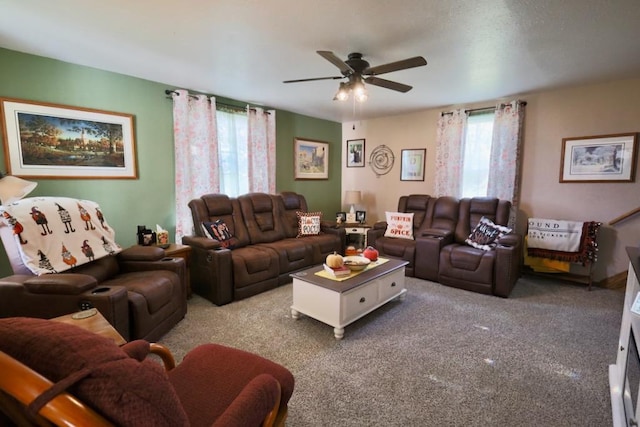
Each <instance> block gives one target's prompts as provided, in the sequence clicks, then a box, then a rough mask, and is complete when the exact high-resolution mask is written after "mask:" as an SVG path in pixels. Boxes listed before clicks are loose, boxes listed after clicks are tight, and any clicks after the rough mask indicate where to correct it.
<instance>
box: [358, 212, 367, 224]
mask: <svg viewBox="0 0 640 427" xmlns="http://www.w3.org/2000/svg"><path fill="white" fill-rule="evenodd" d="M366 220H367V212H366V211H356V222H359V223H360V224H364V223H365V221H366Z"/></svg>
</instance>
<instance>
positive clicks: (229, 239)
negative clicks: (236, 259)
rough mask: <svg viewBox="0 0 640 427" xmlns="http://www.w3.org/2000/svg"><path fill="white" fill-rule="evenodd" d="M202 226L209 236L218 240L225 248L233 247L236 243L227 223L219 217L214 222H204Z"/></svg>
mask: <svg viewBox="0 0 640 427" xmlns="http://www.w3.org/2000/svg"><path fill="white" fill-rule="evenodd" d="M202 228H203V229H204V233H205V235H206V236H207V237H209V238H210V239H213V240H217V241H218V242H220V243H221V244H222V247H223V248H229V249H231V248H233V246H234V245H235V243H234V240H235V239H234V237H233V235H232V234H231V231H230V230H229V227H228V226H227V224H226V223H225V222H224V221H223V220H221V219H219V220H216V221H213V222H203V223H202Z"/></svg>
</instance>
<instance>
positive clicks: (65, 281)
mask: <svg viewBox="0 0 640 427" xmlns="http://www.w3.org/2000/svg"><path fill="white" fill-rule="evenodd" d="M23 284H24V287H25V289H27V290H28V291H29V292H31V293H33V294H58V295H79V294H81V293H83V292H86V291H88V290H90V289H93V288H95V287H96V286H98V282H97V281H96V279H95V278H94V277H92V276H89V275H87V274H64V273H59V274H44V275H42V276H35V277H31V278H29V279H27V280H25V281H24V283H23Z"/></svg>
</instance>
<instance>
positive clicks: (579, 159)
mask: <svg viewBox="0 0 640 427" xmlns="http://www.w3.org/2000/svg"><path fill="white" fill-rule="evenodd" d="M637 158H638V134H637V133H621V134H613V135H597V136H582V137H576V138H564V139H563V140H562V156H561V159H560V182H633V181H634V180H635V172H636V160H637Z"/></svg>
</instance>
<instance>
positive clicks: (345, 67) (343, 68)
mask: <svg viewBox="0 0 640 427" xmlns="http://www.w3.org/2000/svg"><path fill="white" fill-rule="evenodd" d="M316 52H317V53H318V55H320V56H322V57H323V58H324V59H326V60H327V61H329V62H331V63H332V64H333V65H335V66H336V67H338V68H339V69H340V72H341V73H342V74H343V75H345V76H346V75H348V74H352V73H354V70H353V68H351V66H350V65H349V64H347V63H346V62H344V61H343V60H342V59H340V58H338V57H337V56H335V55H334V54H333V52H329V51H328V50H317V51H316Z"/></svg>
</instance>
